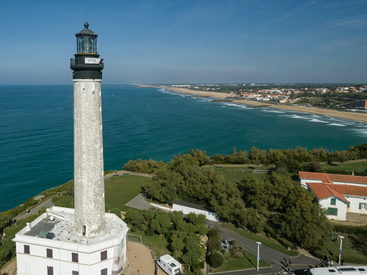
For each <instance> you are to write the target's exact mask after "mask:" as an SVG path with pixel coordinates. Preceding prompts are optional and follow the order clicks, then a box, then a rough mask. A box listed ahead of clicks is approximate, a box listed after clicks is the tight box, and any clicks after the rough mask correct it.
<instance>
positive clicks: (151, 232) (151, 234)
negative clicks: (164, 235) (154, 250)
mask: <svg viewBox="0 0 367 275" xmlns="http://www.w3.org/2000/svg"><path fill="white" fill-rule="evenodd" d="M145 235H147V236H153V235H154V232H153V231H152V230H150V229H149V228H147V229H146V230H145Z"/></svg>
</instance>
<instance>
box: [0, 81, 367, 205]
mask: <svg viewBox="0 0 367 275" xmlns="http://www.w3.org/2000/svg"><path fill="white" fill-rule="evenodd" d="M0 99H1V100H0V118H1V119H0V129H1V136H0V152H1V153H0V167H1V170H0V171H1V172H0V191H1V192H0V211H5V210H7V209H10V208H12V207H14V206H16V205H18V204H20V203H22V202H24V201H26V200H27V199H28V198H29V197H32V196H35V195H37V194H39V193H40V192H42V191H43V190H45V189H48V188H51V187H56V186H58V185H60V184H63V183H65V182H67V181H69V180H71V179H72V178H73V86H72V85H54V86H0ZM210 101H211V99H209V98H203V97H194V96H190V95H183V94H178V93H175V92H172V91H169V90H165V89H159V88H137V87H135V86H129V85H121V86H107V85H102V115H103V138H104V165H105V167H104V168H105V170H112V169H122V166H123V165H124V164H125V163H126V162H127V161H129V160H130V159H137V158H142V159H150V158H152V159H154V160H162V161H165V162H167V161H169V160H171V159H172V157H173V155H177V154H185V153H188V152H189V151H190V149H201V150H205V151H207V153H208V155H210V156H213V155H215V154H218V153H220V154H223V155H227V154H230V153H232V152H233V148H236V149H237V151H239V150H244V149H246V150H248V151H249V150H250V148H251V147H252V146H256V147H258V148H260V149H269V148H274V149H287V148H295V147H297V146H302V147H306V148H307V149H309V150H310V149H312V148H314V147H317V148H319V147H323V148H326V149H328V150H330V151H336V150H344V149H348V147H349V146H356V145H359V144H362V143H365V142H366V138H367V125H365V124H363V123H359V122H354V121H347V120H342V119H336V118H332V117H327V116H320V115H313V114H305V113H297V112H290V111H282V110H276V109H268V108H253V107H248V106H244V105H238V104H230V103H223V102H210Z"/></svg>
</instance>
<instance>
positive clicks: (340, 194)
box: [298, 171, 367, 221]
mask: <svg viewBox="0 0 367 275" xmlns="http://www.w3.org/2000/svg"><path fill="white" fill-rule="evenodd" d="M298 175H299V181H300V184H301V186H303V187H304V188H306V189H308V190H310V191H311V192H312V193H313V194H314V195H315V197H316V199H317V200H318V202H319V203H320V205H321V206H322V207H323V208H325V209H326V210H327V217H328V218H329V219H334V220H342V221H345V220H346V216H347V213H348V212H351V213H359V214H367V177H361V176H349V175H337V174H326V173H314V172H302V171H300V172H298Z"/></svg>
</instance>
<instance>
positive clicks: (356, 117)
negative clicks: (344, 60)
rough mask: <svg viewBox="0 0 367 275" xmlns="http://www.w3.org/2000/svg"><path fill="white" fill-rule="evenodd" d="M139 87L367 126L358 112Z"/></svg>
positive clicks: (214, 93) (207, 93) (174, 88)
mask: <svg viewBox="0 0 367 275" xmlns="http://www.w3.org/2000/svg"><path fill="white" fill-rule="evenodd" d="M139 87H151V88H163V89H167V90H171V91H174V92H177V93H181V94H192V95H197V96H200V97H211V98H214V100H215V99H219V100H220V101H226V102H232V103H238V104H244V105H248V106H251V107H263V108H273V109H280V110H287V111H294V112H301V113H309V114H315V115H324V116H330V117H336V118H341V119H346V120H352V121H358V122H361V123H364V124H367V113H357V112H347V111H345V112H344V111H337V110H332V109H321V108H317V107H306V106H295V105H280V104H273V103H264V102H259V101H252V100H246V99H239V98H235V97H233V95H231V94H227V93H218V92H206V91H195V90H190V89H187V88H176V87H167V86H157V85H139Z"/></svg>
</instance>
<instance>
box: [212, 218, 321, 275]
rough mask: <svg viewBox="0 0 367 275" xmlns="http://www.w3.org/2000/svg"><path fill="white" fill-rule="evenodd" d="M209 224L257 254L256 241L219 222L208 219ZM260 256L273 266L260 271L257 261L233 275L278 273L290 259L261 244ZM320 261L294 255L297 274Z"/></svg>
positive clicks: (294, 267)
mask: <svg viewBox="0 0 367 275" xmlns="http://www.w3.org/2000/svg"><path fill="white" fill-rule="evenodd" d="M206 223H207V224H208V225H211V226H216V227H218V228H219V230H220V231H222V233H221V236H222V237H223V238H225V239H227V240H236V245H238V246H242V247H244V248H245V250H246V251H248V252H250V253H251V254H253V255H256V254H257V244H256V242H255V241H253V240H250V239H248V238H245V237H243V236H241V235H239V234H237V233H235V232H233V231H230V230H228V229H226V228H223V227H221V226H220V225H219V224H218V223H216V222H212V221H207V222H206ZM260 258H261V259H262V260H264V261H266V262H268V263H270V264H271V265H272V266H271V267H268V268H261V269H260V270H259V271H256V268H255V267H256V262H255V263H253V264H254V269H249V270H241V271H235V272H231V273H230V274H232V275H240V274H264V273H270V274H271V273H276V272H280V271H282V270H283V265H284V264H285V263H286V261H287V260H288V259H289V256H288V255H286V254H283V253H281V252H279V251H276V250H274V249H272V248H269V247H267V246H264V245H261V246H260ZM319 262H320V261H319V260H318V259H316V258H311V257H307V256H305V255H302V254H301V255H299V256H297V257H292V267H293V270H297V273H296V274H302V272H303V270H305V269H308V268H309V267H310V266H312V267H314V266H315V265H316V264H318V263H319ZM299 272H300V273H299ZM216 274H229V272H223V273H216Z"/></svg>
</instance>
